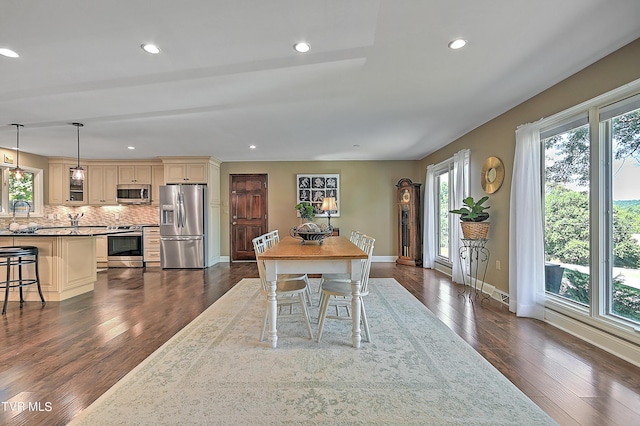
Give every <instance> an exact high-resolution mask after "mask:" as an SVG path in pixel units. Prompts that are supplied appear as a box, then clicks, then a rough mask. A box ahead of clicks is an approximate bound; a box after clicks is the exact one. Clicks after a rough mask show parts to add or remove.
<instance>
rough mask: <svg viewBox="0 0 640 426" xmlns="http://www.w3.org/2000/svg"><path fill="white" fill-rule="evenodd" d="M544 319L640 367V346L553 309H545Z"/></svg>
mask: <svg viewBox="0 0 640 426" xmlns="http://www.w3.org/2000/svg"><path fill="white" fill-rule="evenodd" d="M544 319H545V322H546V323H548V324H549V325H552V326H554V327H556V328H559V329H560V330H563V331H566V332H567V333H569V334H571V335H573V336H576V337H578V338H580V339H582V340H584V341H585V342H588V343H591V344H592V345H594V346H596V347H598V348H600V349H602V350H604V351H606V352H609V353H610V354H613V355H615V356H617V357H618V358H622V359H623V360H625V361H628V362H630V363H631V364H634V365H636V366H638V367H640V346H638V345H636V344H634V343H631V342H628V341H626V340H623V339H621V338H619V337H616V336H614V335H612V334H609V333H606V332H604V331H602V330H599V329H597V328H595V327H592V326H590V325H588V324H585V323H583V322H580V321H577V320H575V319H573V318H570V317H568V316H566V315H563V314H561V313H559V312H556V311H552V310H551V309H545V310H544Z"/></svg>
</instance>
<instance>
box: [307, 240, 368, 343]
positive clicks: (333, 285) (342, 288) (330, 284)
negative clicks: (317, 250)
mask: <svg viewBox="0 0 640 426" xmlns="http://www.w3.org/2000/svg"><path fill="white" fill-rule="evenodd" d="M375 241H376V240H375V239H374V238H371V237H369V236H367V235H363V236H362V241H361V244H362V246H361V247H360V248H361V249H362V250H363V251H364V252H365V253H367V258H366V259H364V260H363V261H362V262H361V263H360V273H361V277H362V281H361V284H360V318H361V321H362V325H363V328H364V336H365V340H366V341H367V342H371V335H370V333H369V322H368V321H367V312H366V310H365V307H364V297H365V296H367V295H369V271H370V270H371V259H372V257H373V247H374V245H375ZM320 292H321V293H320V314H319V315H320V319H319V324H318V337H317V341H318V342H320V339H321V338H322V329H323V328H324V321H325V319H327V318H330V319H348V320H351V299H352V297H351V281H350V280H346V281H345V280H342V279H338V280H331V279H325V280H324V281H323V282H322V287H321V288H320ZM329 308H331V309H332V310H334V311H335V315H329V314H328V312H329Z"/></svg>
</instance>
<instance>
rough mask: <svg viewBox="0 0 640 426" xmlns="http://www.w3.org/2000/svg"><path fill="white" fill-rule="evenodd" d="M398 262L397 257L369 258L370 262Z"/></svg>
mask: <svg viewBox="0 0 640 426" xmlns="http://www.w3.org/2000/svg"><path fill="white" fill-rule="evenodd" d="M396 260H398V256H373V257H372V258H371V261H372V262H393V263H395V261H396Z"/></svg>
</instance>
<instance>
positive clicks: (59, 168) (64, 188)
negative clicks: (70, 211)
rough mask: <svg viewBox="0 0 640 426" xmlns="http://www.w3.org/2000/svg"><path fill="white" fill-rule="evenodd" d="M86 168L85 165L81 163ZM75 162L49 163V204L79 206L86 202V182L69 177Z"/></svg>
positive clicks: (86, 178)
mask: <svg viewBox="0 0 640 426" xmlns="http://www.w3.org/2000/svg"><path fill="white" fill-rule="evenodd" d="M81 166H82V167H84V169H85V170H87V166H86V165H81ZM74 167H76V165H75V164H69V163H50V164H49V204H52V205H70V206H81V205H86V204H87V182H86V180H88V177H87V176H85V181H78V180H75V179H72V178H71V175H72V173H73V170H71V169H73V168H74Z"/></svg>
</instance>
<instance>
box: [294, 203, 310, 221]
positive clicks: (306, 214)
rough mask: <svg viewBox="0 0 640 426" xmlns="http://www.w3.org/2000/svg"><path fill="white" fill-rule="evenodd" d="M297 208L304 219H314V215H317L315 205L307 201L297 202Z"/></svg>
mask: <svg viewBox="0 0 640 426" xmlns="http://www.w3.org/2000/svg"><path fill="white" fill-rule="evenodd" d="M295 209H296V210H298V213H300V217H301V218H302V220H303V221H305V220H306V221H310V220H313V217H314V216H315V211H314V208H313V206H312V205H311V204H309V203H307V202H306V201H303V202H301V203H298V204H296V207H295Z"/></svg>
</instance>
